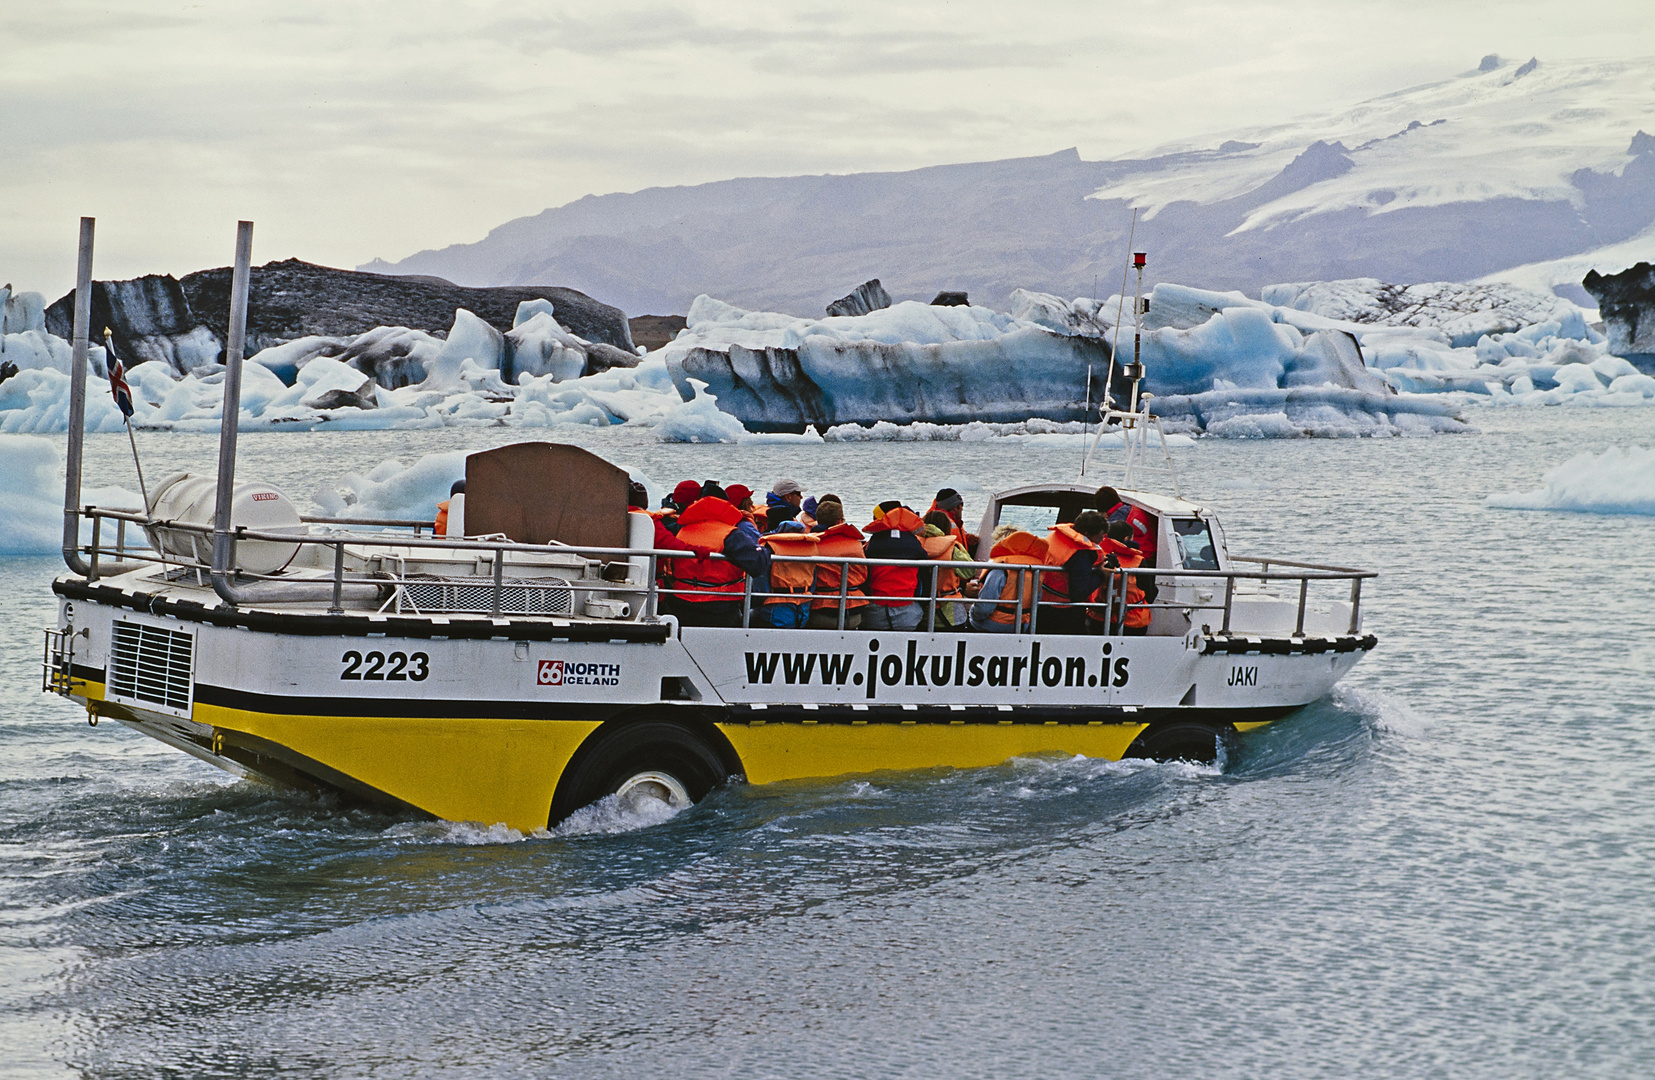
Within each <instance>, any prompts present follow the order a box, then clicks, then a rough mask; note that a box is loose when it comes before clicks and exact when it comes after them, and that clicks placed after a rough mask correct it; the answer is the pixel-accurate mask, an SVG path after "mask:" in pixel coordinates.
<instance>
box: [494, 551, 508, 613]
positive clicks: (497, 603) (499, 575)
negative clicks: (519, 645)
mask: <svg viewBox="0 0 1655 1080" xmlns="http://www.w3.org/2000/svg"><path fill="white" fill-rule="evenodd" d="M505 590H506V550H505V548H495V549H494V610H493V612H491V614H492V615H493V616H494V617H495V618H496V619H498V618H499V617H500V610H501V594H502V593H504V592H505Z"/></svg>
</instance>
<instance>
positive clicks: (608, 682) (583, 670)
mask: <svg viewBox="0 0 1655 1080" xmlns="http://www.w3.org/2000/svg"><path fill="white" fill-rule="evenodd" d="M535 682H536V683H538V684H539V685H541V686H619V685H621V665H619V664H597V663H591V662H588V661H570V660H542V661H540V671H539V674H538V675H537V677H536V678H535Z"/></svg>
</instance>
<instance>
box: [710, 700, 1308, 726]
mask: <svg viewBox="0 0 1655 1080" xmlns="http://www.w3.org/2000/svg"><path fill="white" fill-rule="evenodd" d="M1302 708H1304V706H1303V705H1268V706H1263V707H1261V708H1253V709H1202V708H1197V707H1193V706H1184V707H1177V706H1166V707H1157V708H1128V707H1123V706H1120V705H1072V706H1062V705H1011V706H1006V707H1001V706H997V705H978V706H971V707H968V708H963V709H961V708H953V707H950V706H947V705H921V706H918V707H917V708H904V707H902V706H900V705H884V706H874V705H870V706H868V707H867V708H865V709H864V708H860V707H855V706H849V705H820V706H817V707H815V708H806V707H805V706H802V705H765V706H754V705H735V706H731V707H730V709H729V714H730V715H729V718H728V720H727V721H725V722H727V723H733V724H810V723H815V724H926V725H952V724H974V725H979V726H981V725H987V726H993V725H996V724H1005V723H1011V724H1020V725H1027V724H1035V725H1046V724H1055V725H1058V726H1060V727H1062V726H1070V727H1076V726H1078V727H1086V726H1087V725H1089V724H1096V723H1104V724H1155V723H1159V722H1160V721H1162V720H1169V719H1173V718H1176V719H1179V720H1188V721H1192V722H1196V723H1212V724H1218V725H1226V724H1254V723H1267V722H1269V721H1271V720H1278V719H1280V718H1281V717H1283V716H1286V715H1287V714H1288V713H1290V712H1292V711H1293V710H1295V709H1302Z"/></svg>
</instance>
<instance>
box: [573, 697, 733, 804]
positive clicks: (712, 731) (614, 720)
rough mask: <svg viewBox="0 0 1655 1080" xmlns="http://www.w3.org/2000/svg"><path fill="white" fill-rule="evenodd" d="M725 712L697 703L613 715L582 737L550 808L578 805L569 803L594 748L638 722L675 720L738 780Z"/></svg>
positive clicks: (677, 724)
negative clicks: (721, 725) (722, 720)
mask: <svg viewBox="0 0 1655 1080" xmlns="http://www.w3.org/2000/svg"><path fill="white" fill-rule="evenodd" d="M721 715H722V714H721V713H720V712H718V711H716V710H711V709H701V708H695V707H693V706H671V707H662V706H659V705H644V706H638V707H636V708H632V709H627V710H626V711H625V712H622V713H620V714H618V715H616V716H612V717H610V718H609V719H608V720H605V721H604V722H603V723H601V724H599V725H598V726H597V727H595V728H593V729H592V731H591V732H589V733H588V734H587V736H586V738H584V739H582V740H581V743H580V746H578V747H576V748H575V752H574V754H573V755H571V756H570V758H569V761H568V762H567V763H566V764H565V765H564V766H563V771H562V773H561V774H559V776H558V778H557V788H556V790H555V791H554V792H553V793H552V802H551V806H550V808H549V809H550V810H551V812H552V813H553V814H554V815H555V814H556V811H557V810H558V809H559V808H564V809H566V810H569V809H578V808H570V807H567V802H568V800H569V798H570V794H571V791H572V790H573V788H574V785H575V784H576V783H577V782H578V778H579V777H580V775H581V771H582V769H583V768H584V767H585V765H586V763H587V761H588V759H589V758H590V757H591V755H592V752H593V750H594V749H595V748H597V747H599V746H601V745H602V744H603V743H604V742H605V741H606V740H607V739H608V737H609V736H610V735H612V734H613V733H614V732H615V731H616V730H617V729H619V728H623V727H630V726H634V725H637V724H643V723H654V724H672V725H674V726H676V727H680V728H683V729H684V730H685V731H687V732H689V733H690V734H691V735H693V736H695V737H696V738H697V739H699V740H700V741H701V742H702V743H704V744H705V745H706V746H707V748H708V749H710V750H711V751H712V752H713V754H714V755H715V756H716V757H717V758H718V759H719V762H720V763H721V764H722V765H723V766H724V771H725V772H726V773H728V774H729V779H731V780H735V779H737V778H739V777H742V776H745V772H744V770H743V768H742V764H741V756H740V755H739V754H737V753H736V748H735V747H734V746H732V745H731V744H730V740H729V739H727V738H725V737H724V733H723V732H722V731H720V730H718V726H717V719H718V718H719V716H721Z"/></svg>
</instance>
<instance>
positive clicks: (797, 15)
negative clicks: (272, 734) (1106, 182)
mask: <svg viewBox="0 0 1655 1080" xmlns="http://www.w3.org/2000/svg"><path fill="white" fill-rule="evenodd" d="M1491 52H1493V53H1499V54H1501V55H1502V56H1507V57H1516V58H1520V59H1526V58H1527V57H1529V56H1531V55H1535V54H1538V55H1539V56H1540V57H1541V59H1542V60H1546V59H1548V58H1549V59H1554V60H1561V59H1565V58H1575V57H1594V56H1603V57H1616V56H1636V55H1644V54H1650V53H1655V3H1650V2H1649V0H1624V2H1622V0H1617V2H1602V3H1590V2H1578V0H1577V2H1571V3H1559V2H1558V0H1500V2H1499V3H1494V2H1491V0H1477V2H1465V3H1461V2H1456V0H1429V2H1425V0H1420V2H1414V0H1387V2H1380V0H1314V2H1312V0H1209V2H1197V0H1162V2H1149V0H1140V2H1128V3H1097V2H1089V3H1027V2H1023V3H1012V2H993V3H980V2H975V0H969V2H953V3H929V4H902V3H894V2H891V0H883V2H879V3H869V2H863V0H831V2H826V3H814V2H788V3H782V4H778V3H774V2H771V3H753V4H747V3H734V2H637V3H634V2H628V0H601V2H594V0H585V2H580V3H555V2H545V0H541V2H534V3H490V2H486V0H481V2H463V0H444V2H441V3H437V2H424V0H397V2H395V3H370V2H365V0H284V2H281V3H249V2H237V0H215V2H211V3H192V4H168V3H157V2H155V0H100V2H96V3H89V2H82V0H0V57H4V60H3V61H0V133H3V135H4V141H3V143H0V282H3V281H4V280H8V279H9V280H11V281H13V282H14V283H15V284H16V286H17V287H18V288H20V289H37V290H39V291H42V292H45V293H47V294H48V295H47V299H48V300H50V299H52V298H54V297H55V296H57V295H59V294H61V293H62V292H63V291H65V290H66V289H67V288H68V287H69V286H70V285H72V283H73V278H74V262H75V236H76V227H77V219H78V218H79V216H80V215H82V214H91V215H94V216H96V217H97V219H98V249H97V262H96V273H97V276H98V277H100V278H116V277H130V276H134V275H137V274H141V273H160V272H170V273H174V274H184V273H187V272H189V271H191V270H196V269H200V268H203V267H207V266H221V265H224V264H226V263H227V262H229V261H230V254H231V251H232V248H233V244H234V230H235V221H236V219H237V218H241V217H247V218H251V219H253V220H254V221H256V222H257V230H256V233H255V237H254V248H253V254H254V261H255V262H265V261H268V260H271V259H278V258H286V257H288V256H298V257H300V258H304V259H308V260H311V261H314V262H321V263H327V264H330V265H334V266H346V267H349V266H355V265H358V264H360V263H362V262H366V261H367V260H368V259H371V258H373V257H375V256H383V257H386V258H390V259H395V258H400V257H402V256H405V255H408V254H410V253H412V252H414V251H417V250H420V249H422V248H428V247H439V246H442V245H445V244H450V243H456V242H465V241H471V240H476V239H478V238H480V237H481V236H483V235H484V234H485V233H486V232H487V231H488V230H489V229H491V228H493V227H494V226H496V225H499V224H501V223H503V222H505V221H508V220H510V219H511V218H514V217H520V216H523V215H526V214H534V213H538V212H539V211H541V210H543V209H545V208H546V207H548V206H557V205H560V204H562V203H565V202H568V201H570V200H573V199H577V198H579V197H581V196H582V195H587V194H592V193H605V192H612V191H632V190H637V189H639V188H643V187H650V186H656V185H674V184H695V183H701V182H704V181H708V180H719V179H725V178H729V177H733V176H784V175H792V174H799V173H824V172H835V173H845V172H862V171H869V170H889V169H907V168H915V167H919V166H924V165H934V164H941V163H944V162H956V161H982V160H992V159H995V158H1005V157H1017V156H1024V155H1035V154H1047V153H1051V152H1053V151H1056V150H1061V149H1064V148H1066V147H1069V146H1076V147H1079V149H1080V152H1081V155H1082V156H1083V157H1086V158H1089V159H1097V158H1108V157H1117V156H1123V155H1128V154H1131V153H1133V152H1135V151H1138V150H1141V149H1144V148H1146V147H1150V146H1154V145H1156V144H1159V143H1162V142H1165V141H1169V140H1172V139H1176V138H1185V137H1190V136H1194V135H1199V134H1202V133H1205V132H1208V131H1217V130H1222V129H1225V128H1228V127H1232V126H1238V125H1243V124H1247V125H1251V124H1256V123H1259V122H1265V121H1270V120H1275V119H1285V118H1288V117H1291V116H1293V115H1295V114H1297V113H1300V112H1304V111H1312V110H1314V111H1321V110H1322V109H1325V108H1328V107H1332V106H1339V105H1345V104H1351V103H1354V102H1356V101H1359V100H1361V99H1364V98H1367V97H1372V96H1375V95H1378V94H1383V93H1388V92H1390V91H1392V90H1398V89H1401V88H1403V87H1406V86H1411V85H1415V84H1417V83H1421V82H1426V81H1431V80H1435V79H1440V78H1445V77H1448V76H1450V75H1453V74H1456V73H1458V72H1461V71H1465V70H1467V69H1470V68H1472V67H1474V66H1475V65H1476V63H1477V61H1478V59H1479V58H1480V57H1482V56H1483V55H1484V54H1486V53H1491Z"/></svg>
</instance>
